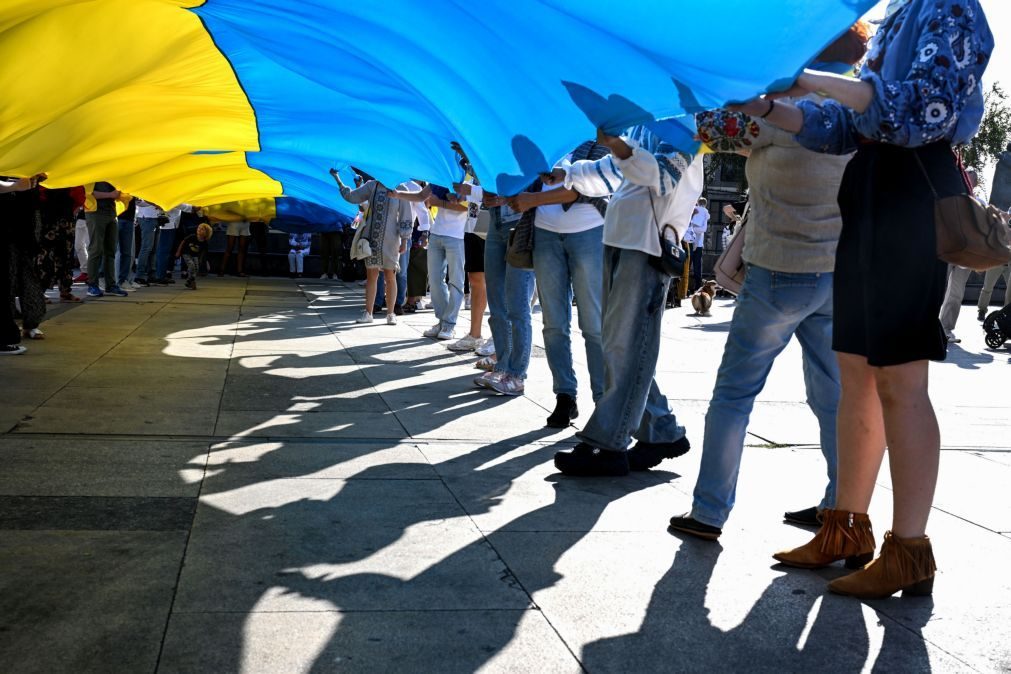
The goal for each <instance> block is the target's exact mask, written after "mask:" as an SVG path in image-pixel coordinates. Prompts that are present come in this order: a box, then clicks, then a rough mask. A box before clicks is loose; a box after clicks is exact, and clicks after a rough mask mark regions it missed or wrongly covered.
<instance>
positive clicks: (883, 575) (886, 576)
mask: <svg viewBox="0 0 1011 674" xmlns="http://www.w3.org/2000/svg"><path fill="white" fill-rule="evenodd" d="M935 571H937V566H936V565H935V564H934V551H933V549H932V548H931V546H930V539H929V538H928V537H926V536H924V537H923V538H899V537H898V536H896V535H894V534H892V532H891V531H886V532H885V540H884V542H883V543H882V544H881V556H879V557H878V558H877V559H875V560H874V561H873V562H871V563H870V564H868V565H867V566H865V567H864V568H863V569H862V570H860V571H857V572H856V573H851V574H850V575H848V576H843V577H842V578H837V579H836V580H833V581H832V582H831V583H829V584H828V589H829V590H831V591H832V592H835V593H836V594H845V595H849V596H850V597H859V598H860V599H884V598H885V597H890V596H892V595H893V594H895V593H896V592H898V591H899V590H902V591H903V593H904V594H908V595H912V596H926V595H929V594H930V593H931V592H933V590H934V572H935Z"/></svg>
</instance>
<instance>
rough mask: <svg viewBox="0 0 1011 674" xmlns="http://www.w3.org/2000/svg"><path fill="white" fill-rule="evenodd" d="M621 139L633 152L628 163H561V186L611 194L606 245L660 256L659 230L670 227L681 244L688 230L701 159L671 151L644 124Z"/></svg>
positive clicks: (616, 160)
mask: <svg viewBox="0 0 1011 674" xmlns="http://www.w3.org/2000/svg"><path fill="white" fill-rule="evenodd" d="M622 140H624V141H625V143H627V144H628V146H629V147H631V148H632V156H631V157H629V158H628V159H619V158H617V157H615V156H613V155H611V156H608V157H604V158H603V159H599V160H597V161H588V160H583V161H577V162H574V163H569V162H563V163H562V166H561V168H563V169H565V187H567V188H569V189H574V190H576V191H577V192H579V193H580V194H585V195H586V196H589V197H603V196H607V195H612V196H611V201H610V204H609V205H608V207H607V215H606V216H605V218H604V245H606V246H612V247H614V248H624V249H627V250H637V251H641V252H643V253H646V254H647V255H659V254H660V240H659V237H658V236H657V233H658V231H659V229H660V227H661V226H663V225H670V226H671V227H673V228H674V229H675V230H676V231H677V235H678V239H679V240H680V239H682V238H683V237H684V235H685V231H686V230H687V229H688V223H689V221H690V220H691V217H692V212H693V210H694V208H695V204H696V203H697V202H698V199H699V196H700V195H701V194H702V187H703V184H702V182H703V172H702V158H701V155H699V156H696V157H692V156H690V155H688V154H686V153H684V152H679V151H677V150H675V149H674V148H673V147H672V146H671V145H669V144H667V143H663V142H662V141H661V140H660V139H659V138H657V137H656V136H654V135H653V134H652V133H651V132H650V131H649V130H648V129H647V128H645V127H642V126H635V127H632V128H631V129H629V130H628V131H626V132H625V133H624V134H623V135H622Z"/></svg>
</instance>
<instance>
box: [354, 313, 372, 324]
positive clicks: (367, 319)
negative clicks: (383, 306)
mask: <svg viewBox="0 0 1011 674" xmlns="http://www.w3.org/2000/svg"><path fill="white" fill-rule="evenodd" d="M371 322H372V314H370V313H369V312H367V311H362V315H361V316H359V317H358V320H356V321H355V323H371Z"/></svg>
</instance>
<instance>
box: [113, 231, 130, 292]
mask: <svg viewBox="0 0 1011 674" xmlns="http://www.w3.org/2000/svg"><path fill="white" fill-rule="evenodd" d="M133 228H134V225H133V220H120V221H119V255H118V256H117V261H116V270H117V275H116V278H117V280H118V281H119V285H123V284H124V283H126V281H127V279H129V278H130V268H131V267H132V266H133V233H134V232H133Z"/></svg>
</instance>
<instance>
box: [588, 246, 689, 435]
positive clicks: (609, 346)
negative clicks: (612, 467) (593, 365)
mask: <svg viewBox="0 0 1011 674" xmlns="http://www.w3.org/2000/svg"><path fill="white" fill-rule="evenodd" d="M669 287H670V277H668V276H666V275H665V274H662V273H660V272H658V271H656V270H655V269H653V267H651V266H650V265H649V256H648V255H646V253H643V252H640V251H636V250H626V249H622V248H614V247H612V246H604V290H603V295H602V297H601V309H602V311H603V313H602V325H601V333H600V340H601V345H602V346H603V349H604V395H602V396H601V397H600V400H598V401H597V404H596V406H595V408H594V410H593V415H592V416H591V417H590V419H589V420H588V421H587V422H586V426H585V427H584V428H583V430H582V431H581V432H579V433H577V434H576V435H577V437H578V438H579V439H580V440H582V441H583V442H586V443H589V444H590V445H593V446H594V447H598V448H600V449H607V450H611V451H625V450H627V449H628V445H629V443H630V442H631V439H632V437H635V439H636V440H641V441H643V442H652V443H669V442H677V441H678V440H680V439H681V438H683V437H684V436H685V429H684V427H683V426H679V425H678V422H677V418H676V417H675V416H674V414H673V412H671V409H670V403H668V402H667V398H666V397H664V395H663V394H662V393H660V389H659V388H658V387H657V385H656V380H655V379H654V378H653V375H654V373H655V372H656V360H657V357H658V356H659V355H660V327H661V323H662V321H663V309H664V305H665V303H666V299H667V289H668V288H669Z"/></svg>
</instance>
